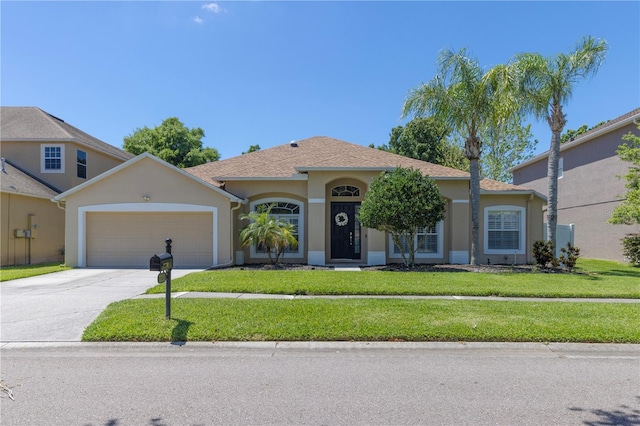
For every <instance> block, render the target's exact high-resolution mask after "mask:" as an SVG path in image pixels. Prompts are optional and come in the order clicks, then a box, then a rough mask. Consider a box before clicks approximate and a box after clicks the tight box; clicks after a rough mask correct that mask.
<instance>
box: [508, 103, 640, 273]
mask: <svg viewBox="0 0 640 426" xmlns="http://www.w3.org/2000/svg"><path fill="white" fill-rule="evenodd" d="M638 123H640V108H636V109H634V110H633V111H629V112H627V113H626V114H623V115H621V116H619V117H617V118H615V119H613V120H609V121H607V122H606V123H604V124H601V125H600V126H598V127H596V128H594V129H591V130H589V131H588V132H586V133H583V134H581V135H579V136H577V137H576V138H575V139H573V140H571V141H568V142H565V143H563V144H562V145H561V146H560V160H559V167H558V169H559V170H558V223H559V224H564V225H573V228H574V230H575V231H574V233H575V236H574V244H575V245H576V246H577V247H579V248H580V254H581V256H583V257H589V258H595V259H608V260H616V261H620V262H623V261H625V260H626V259H625V258H624V255H623V253H622V243H621V240H622V238H624V236H625V235H627V234H631V233H638V232H640V226H638V225H612V224H610V223H609V222H608V220H609V218H610V217H611V213H612V212H613V210H614V209H615V208H616V207H617V206H619V205H620V203H622V200H623V197H624V194H626V192H627V189H626V188H625V183H626V181H625V180H624V179H621V178H620V176H624V175H625V174H626V173H627V171H628V170H629V167H630V166H631V163H628V162H624V161H622V160H621V159H620V157H618V154H617V153H616V151H617V149H618V147H619V146H620V145H622V144H623V143H625V141H624V140H623V139H622V137H623V136H624V135H626V134H628V133H633V134H635V135H640V130H638ZM548 158H549V152H548V151H547V152H544V153H542V154H540V155H537V156H535V157H533V158H531V159H529V160H527V161H525V162H523V163H521V164H518V165H517V166H515V167H513V168H512V169H511V172H512V173H513V182H514V184H516V185H524V186H526V187H528V188H532V189H534V190H536V191H539V192H542V193H545V194H546V193H547V187H548V185H549V184H548V182H549V181H548V179H547V162H548ZM545 216H546V211H545Z"/></svg>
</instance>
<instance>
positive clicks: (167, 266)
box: [149, 238, 173, 319]
mask: <svg viewBox="0 0 640 426" xmlns="http://www.w3.org/2000/svg"><path fill="white" fill-rule="evenodd" d="M165 243H166V253H163V254H154V255H153V256H152V257H151V259H149V270H150V271H158V272H160V273H159V274H158V283H163V282H164V283H165V288H166V291H165V309H164V315H165V317H166V318H167V319H171V270H172V269H173V255H172V254H171V238H167V239H166V240H165Z"/></svg>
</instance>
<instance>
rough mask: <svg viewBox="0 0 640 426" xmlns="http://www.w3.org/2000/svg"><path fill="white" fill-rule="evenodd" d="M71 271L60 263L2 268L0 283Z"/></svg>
mask: <svg viewBox="0 0 640 426" xmlns="http://www.w3.org/2000/svg"><path fill="white" fill-rule="evenodd" d="M67 269H71V268H70V267H68V266H65V265H61V264H60V263H42V264H40V265H21V266H3V267H2V269H1V270H0V281H9V280H16V279H18V278H29V277H35V276H36V275H44V274H50V273H52V272H60V271H64V270H67Z"/></svg>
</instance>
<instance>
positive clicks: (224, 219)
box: [53, 153, 246, 269]
mask: <svg viewBox="0 0 640 426" xmlns="http://www.w3.org/2000/svg"><path fill="white" fill-rule="evenodd" d="M53 201H55V202H57V203H58V206H60V207H62V208H64V209H65V263H66V264H67V265H69V266H74V267H80V268H84V267H94V268H144V269H148V268H149V259H150V258H151V257H152V256H153V255H154V254H160V253H164V251H165V240H166V239H167V238H171V240H172V242H173V243H172V254H173V258H174V262H173V265H174V268H177V269H180V268H182V269H184V268H187V269H199V268H202V269H205V268H210V267H212V266H220V265H227V264H231V263H232V262H233V257H232V253H233V251H232V242H233V235H234V232H235V231H234V229H233V223H232V220H231V212H232V209H238V208H239V207H240V206H241V205H242V204H246V201H245V200H244V199H242V198H239V197H237V196H235V195H233V194H230V193H228V192H226V191H225V190H224V189H221V188H219V187H217V186H215V185H212V184H210V183H207V182H204V181H203V180H201V179H199V178H197V177H195V176H193V175H191V174H189V173H187V172H185V171H184V170H181V169H178V168H177V167H174V166H172V165H171V164H168V163H166V162H164V161H162V160H160V159H158V158H156V157H154V156H152V155H150V154H148V153H144V154H140V155H139V156H137V157H135V158H133V159H131V160H129V161H127V162H126V163H123V164H121V165H119V166H117V167H115V168H113V169H111V170H109V171H108V172H105V173H103V174H101V175H99V176H97V177H95V178H93V179H91V180H89V181H87V182H85V183H83V184H81V185H78V186H76V187H74V188H72V189H70V190H69V191H67V192H64V193H62V194H60V195H58V196H57V197H54V199H53ZM234 204H235V205H234Z"/></svg>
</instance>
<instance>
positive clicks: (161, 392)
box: [0, 342, 640, 426]
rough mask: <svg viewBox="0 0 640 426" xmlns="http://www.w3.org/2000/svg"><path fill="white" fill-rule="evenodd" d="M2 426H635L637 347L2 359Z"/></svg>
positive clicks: (59, 354)
mask: <svg viewBox="0 0 640 426" xmlns="http://www.w3.org/2000/svg"><path fill="white" fill-rule="evenodd" d="M0 374H1V378H2V381H3V383H4V384H6V385H7V386H9V387H10V388H11V389H12V392H13V396H14V398H15V400H10V399H9V398H8V397H7V394H6V393H2V394H1V395H2V396H3V398H1V399H0V409H1V411H0V419H1V423H2V425H6V426H9V425H21V426H22V425H109V426H121V425H153V426H160V425H247V424H273V425H294V424H295V425H306V424H311V425H364V424H367V425H369V424H376V425H415V424H425V425H489V424H491V425H639V424H640V345H579V344H549V345H544V344H532V343H528V344H512V343H511V344H510V343H507V344H503V343H473V344H461V343H295V342H292V343H279V344H276V343H269V342H265V343H263V344H259V343H253V344H251V343H245V344H242V343H238V344H233V343H193V344H192V343H187V344H186V345H184V346H176V345H171V344H168V343H154V344H85V343H83V344H80V343H77V344H53V343H52V344H50V345H49V346H47V345H43V344H40V345H29V344H21V343H10V344H5V345H3V346H2V364H1V366H0Z"/></svg>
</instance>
